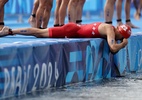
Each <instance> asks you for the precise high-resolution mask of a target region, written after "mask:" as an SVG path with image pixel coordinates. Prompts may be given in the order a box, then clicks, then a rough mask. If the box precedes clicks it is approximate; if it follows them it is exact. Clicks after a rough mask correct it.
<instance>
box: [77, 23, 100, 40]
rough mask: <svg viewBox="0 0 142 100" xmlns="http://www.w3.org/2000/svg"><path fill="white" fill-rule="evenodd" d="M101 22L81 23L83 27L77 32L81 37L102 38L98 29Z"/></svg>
mask: <svg viewBox="0 0 142 100" xmlns="http://www.w3.org/2000/svg"><path fill="white" fill-rule="evenodd" d="M100 24H101V22H96V23H92V24H86V25H81V29H80V30H79V31H78V32H77V33H78V36H79V37H80V38H102V36H101V35H100V33H99V31H98V27H99V25H100Z"/></svg>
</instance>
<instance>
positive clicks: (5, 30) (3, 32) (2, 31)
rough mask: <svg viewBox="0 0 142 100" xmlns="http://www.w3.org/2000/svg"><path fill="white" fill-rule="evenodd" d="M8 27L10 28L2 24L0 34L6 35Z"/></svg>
mask: <svg viewBox="0 0 142 100" xmlns="http://www.w3.org/2000/svg"><path fill="white" fill-rule="evenodd" d="M9 29H10V28H9V27H7V26H4V27H3V28H2V30H1V31H0V36H6V35H8V33H9Z"/></svg>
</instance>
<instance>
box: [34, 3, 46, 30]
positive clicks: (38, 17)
mask: <svg viewBox="0 0 142 100" xmlns="http://www.w3.org/2000/svg"><path fill="white" fill-rule="evenodd" d="M46 4H47V0H39V7H38V9H37V12H36V28H39V27H41V22H42V19H43V15H44V13H43V12H44V10H45V9H46V6H47V5H46Z"/></svg>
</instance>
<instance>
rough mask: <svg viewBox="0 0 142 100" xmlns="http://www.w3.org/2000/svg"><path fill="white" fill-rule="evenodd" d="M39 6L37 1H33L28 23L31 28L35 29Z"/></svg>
mask: <svg viewBox="0 0 142 100" xmlns="http://www.w3.org/2000/svg"><path fill="white" fill-rule="evenodd" d="M38 6H39V0H35V2H34V7H33V10H32V15H31V16H30V18H29V20H28V22H29V23H30V24H31V26H32V27H36V11H37V9H38Z"/></svg>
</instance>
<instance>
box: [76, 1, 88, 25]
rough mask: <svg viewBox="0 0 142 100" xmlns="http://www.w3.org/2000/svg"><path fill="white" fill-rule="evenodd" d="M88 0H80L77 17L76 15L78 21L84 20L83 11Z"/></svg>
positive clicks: (79, 22)
mask: <svg viewBox="0 0 142 100" xmlns="http://www.w3.org/2000/svg"><path fill="white" fill-rule="evenodd" d="M85 1H86V0H79V2H78V6H77V17H76V23H78V24H81V22H82V11H83V6H84V3H85Z"/></svg>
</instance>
